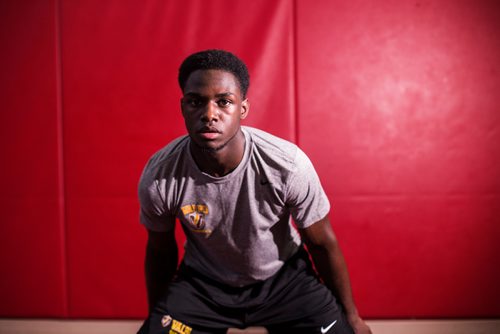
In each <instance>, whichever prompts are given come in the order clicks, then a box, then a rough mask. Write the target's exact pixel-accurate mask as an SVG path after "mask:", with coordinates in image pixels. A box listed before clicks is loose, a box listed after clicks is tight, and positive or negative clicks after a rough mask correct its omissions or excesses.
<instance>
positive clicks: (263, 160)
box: [139, 127, 330, 286]
mask: <svg viewBox="0 0 500 334" xmlns="http://www.w3.org/2000/svg"><path fill="white" fill-rule="evenodd" d="M242 131H243V133H244V134H245V138H246V144H245V154H244V157H243V160H242V161H241V162H240V164H239V165H238V167H237V168H236V169H235V170H233V171H232V172H231V173H230V174H228V175H225V176H223V177H213V176H210V175H208V174H206V173H203V172H201V171H200V169H199V168H198V167H197V165H196V163H195V162H194V160H193V157H192V156H191V153H190V149H189V144H190V138H189V136H183V137H180V138H178V139H176V140H174V141H172V142H171V143H170V144H168V145H167V146H166V147H164V148H163V149H161V150H160V151H158V152H157V153H156V154H155V155H153V157H152V158H151V159H150V160H149V162H148V164H147V165H146V167H145V169H144V172H143V174H142V177H141V180H140V182H139V200H140V203H141V212H140V220H141V223H142V224H143V225H144V226H146V228H148V229H150V230H152V231H169V230H172V229H173V228H174V224H172V223H168V222H169V221H170V222H171V221H174V220H173V219H165V218H166V217H170V218H172V217H175V218H177V219H178V220H179V221H180V223H181V225H182V227H183V229H184V232H185V234H186V244H185V254H184V262H185V263H186V265H188V266H190V267H192V268H194V269H196V270H198V271H199V272H201V273H203V274H205V275H206V276H208V277H211V278H213V279H215V280H217V281H219V282H222V283H225V284H228V285H231V286H244V285H248V284H252V283H255V282H257V281H261V280H264V279H267V278H269V277H270V276H272V275H273V274H275V273H276V272H277V271H278V270H279V269H280V268H281V266H282V265H283V263H284V261H286V260H287V259H289V258H290V257H291V256H292V255H293V254H295V252H296V251H297V249H298V247H299V245H300V236H299V235H298V233H297V231H296V230H295V228H294V227H293V225H292V223H291V220H290V216H291V217H292V218H293V220H294V222H295V224H296V226H297V227H298V228H306V227H308V226H310V225H312V224H313V223H315V222H317V221H319V220H320V219H322V218H324V217H325V216H326V215H327V214H328V212H329V210H330V203H329V202H328V198H327V196H326V194H325V192H324V191H323V188H322V187H321V184H320V181H319V178H318V175H317V174H316V171H315V170H314V167H313V165H312V163H311V161H310V160H309V159H308V157H307V156H306V155H305V153H304V152H303V151H302V150H300V149H299V148H298V147H297V146H296V145H295V144H293V143H290V142H288V141H286V140H283V139H280V138H278V137H275V136H273V135H271V134H269V133H266V132H264V131H261V130H257V129H254V128H250V127H242Z"/></svg>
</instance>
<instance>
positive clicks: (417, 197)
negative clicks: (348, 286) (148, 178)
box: [297, 0, 500, 317]
mask: <svg viewBox="0 0 500 334" xmlns="http://www.w3.org/2000/svg"><path fill="white" fill-rule="evenodd" d="M297 13H298V15H297V17H298V23H297V27H298V35H297V38H298V42H297V45H298V52H297V61H298V101H299V103H298V115H299V120H298V121H299V125H300V126H299V129H298V130H299V143H300V144H301V146H302V147H303V148H304V149H305V151H306V152H308V153H309V154H310V156H311V158H312V160H313V161H314V162H315V163H316V167H317V169H318V171H319V174H320V176H321V178H322V180H323V182H324V184H325V186H326V189H327V192H328V194H329V196H330V198H331V199H332V202H333V203H334V206H333V217H334V219H333V221H334V223H333V224H334V228H335V229H336V230H337V232H338V234H339V235H340V240H341V243H342V245H343V246H344V249H345V253H346V256H347V258H348V263H349V266H350V269H351V272H352V280H353V285H354V292H355V294H356V296H357V300H358V304H359V307H360V309H361V312H362V313H363V314H364V315H365V316H369V317H459V316H463V317H475V316H498V315H500V302H499V300H500V291H499V288H498V284H496V283H495V282H498V281H500V269H499V267H498V266H495V265H493V263H495V261H496V260H495V256H496V255H495V254H498V253H500V247H499V245H498V242H495V238H496V237H498V235H500V220H499V219H500V218H499V217H500V146H499V145H498V143H500V110H499V106H500V98H499V97H498V92H499V91H500V78H499V76H498V60H499V59H500V57H499V56H500V44H499V42H498V32H499V31H500V24H499V22H500V7H499V6H498V4H497V3H496V2H488V1H479V2H467V1H459V2H457V1H440V2H438V1H433V2H400V1H382V2H372V3H370V2H366V1H351V2H345V1H316V2H308V1H305V0H299V1H298V11H297Z"/></svg>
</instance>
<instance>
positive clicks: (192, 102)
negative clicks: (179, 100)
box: [187, 99, 202, 107]
mask: <svg viewBox="0 0 500 334" xmlns="http://www.w3.org/2000/svg"><path fill="white" fill-rule="evenodd" d="M201 103H202V102H201V101H200V100H196V99H193V100H188V101H187V104H188V105H189V106H191V107H199V106H201Z"/></svg>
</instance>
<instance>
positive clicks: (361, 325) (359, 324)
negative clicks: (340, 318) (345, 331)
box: [347, 314, 372, 334]
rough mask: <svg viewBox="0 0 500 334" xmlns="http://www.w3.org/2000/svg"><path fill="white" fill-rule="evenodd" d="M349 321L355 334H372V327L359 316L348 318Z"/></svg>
mask: <svg viewBox="0 0 500 334" xmlns="http://www.w3.org/2000/svg"><path fill="white" fill-rule="evenodd" d="M347 321H349V324H350V325H351V327H352V329H353V330H354V333H355V334H372V331H371V329H370V327H368V325H367V324H366V323H365V322H364V321H363V319H361V317H360V316H359V315H357V314H355V315H352V316H349V315H348V316H347Z"/></svg>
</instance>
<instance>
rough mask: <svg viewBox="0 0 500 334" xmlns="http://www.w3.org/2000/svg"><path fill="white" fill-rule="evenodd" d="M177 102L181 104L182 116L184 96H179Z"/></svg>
mask: <svg viewBox="0 0 500 334" xmlns="http://www.w3.org/2000/svg"><path fill="white" fill-rule="evenodd" d="M179 103H180V105H181V112H182V116H184V97H181V98H180V100H179Z"/></svg>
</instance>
